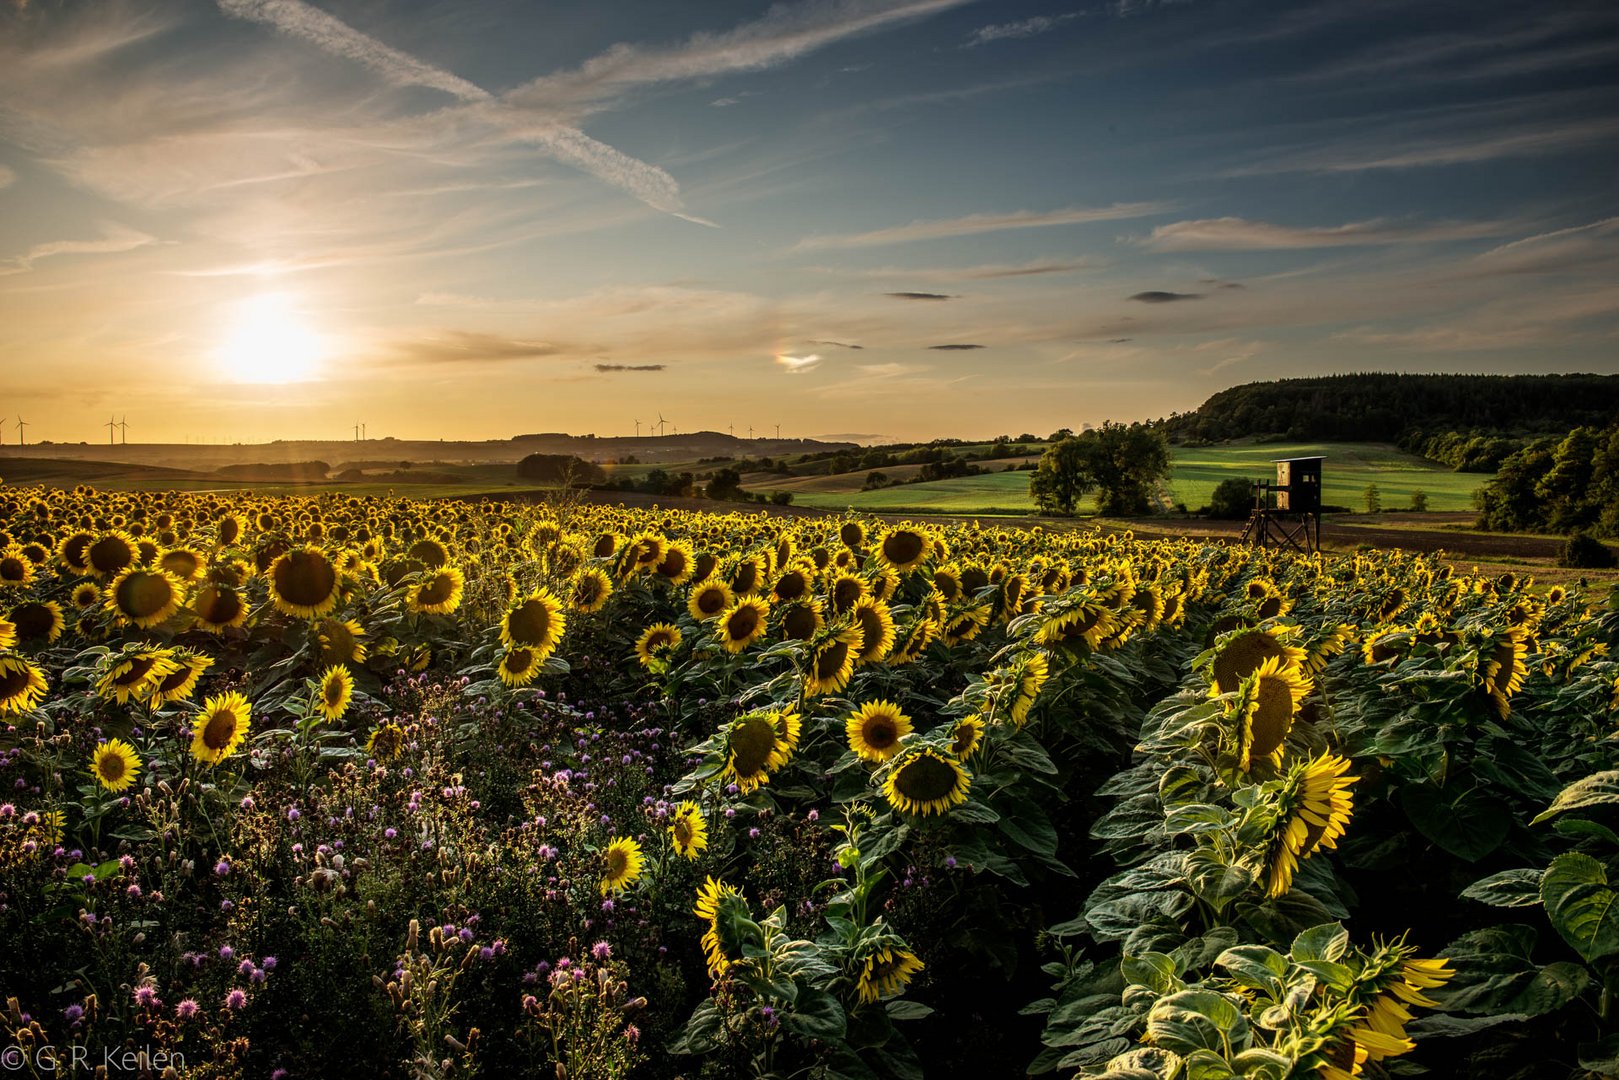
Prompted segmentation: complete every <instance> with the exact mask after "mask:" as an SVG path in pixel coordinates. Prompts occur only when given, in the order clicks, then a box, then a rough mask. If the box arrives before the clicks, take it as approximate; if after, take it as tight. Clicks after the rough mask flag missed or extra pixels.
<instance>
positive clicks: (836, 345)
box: [804, 341, 865, 349]
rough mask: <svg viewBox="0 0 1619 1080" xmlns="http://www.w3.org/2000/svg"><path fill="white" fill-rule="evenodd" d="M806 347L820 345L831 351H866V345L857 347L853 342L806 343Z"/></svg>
mask: <svg viewBox="0 0 1619 1080" xmlns="http://www.w3.org/2000/svg"><path fill="white" fill-rule="evenodd" d="M804 344H806V345H820V346H822V347H824V348H829V349H864V348H865V346H864V345H856V344H855V343H854V342H852V341H806V342H805V343H804Z"/></svg>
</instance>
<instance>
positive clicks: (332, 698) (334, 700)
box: [325, 679, 344, 709]
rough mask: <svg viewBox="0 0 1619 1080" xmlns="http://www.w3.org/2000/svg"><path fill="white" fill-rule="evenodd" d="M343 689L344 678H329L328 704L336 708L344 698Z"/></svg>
mask: <svg viewBox="0 0 1619 1080" xmlns="http://www.w3.org/2000/svg"><path fill="white" fill-rule="evenodd" d="M343 689H344V688H343V680H342V679H327V680H326V693H325V698H326V704H327V705H329V706H331V707H332V708H334V709H335V708H337V705H338V703H339V702H340V701H342V700H343Z"/></svg>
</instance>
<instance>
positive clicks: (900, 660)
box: [888, 618, 939, 667]
mask: <svg viewBox="0 0 1619 1080" xmlns="http://www.w3.org/2000/svg"><path fill="white" fill-rule="evenodd" d="M938 636H939V624H938V623H937V622H934V621H933V620H932V619H929V618H914V619H912V620H911V621H910V622H909V623H908V624H906V626H905V627H904V628H903V629H901V630H899V631H897V632H896V633H895V636H894V648H893V651H891V652H890V653H889V654H888V665H889V666H890V667H903V666H904V665H906V664H912V663H915V662H916V661H917V659H919V658H920V657H921V655H922V653H923V652H925V651H926V650H927V647H928V645H929V644H931V643H932V641H933V639H934V638H936V637H938Z"/></svg>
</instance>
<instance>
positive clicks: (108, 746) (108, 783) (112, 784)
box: [90, 739, 141, 792]
mask: <svg viewBox="0 0 1619 1080" xmlns="http://www.w3.org/2000/svg"><path fill="white" fill-rule="evenodd" d="M140 772H141V759H140V756H139V755H138V754H136V753H135V748H134V747H133V746H131V745H129V744H128V743H127V742H125V741H124V740H122V739H109V740H108V741H106V742H104V743H102V744H101V745H100V746H97V747H96V752H95V754H94V755H92V756H91V758H90V775H91V776H94V777H95V778H96V783H98V784H100V785H101V786H102V787H104V788H106V789H107V790H108V791H112V792H118V791H122V790H124V789H125V788H127V787H128V786H129V785H131V784H133V783H134V782H135V778H136V777H137V776H139V775H140Z"/></svg>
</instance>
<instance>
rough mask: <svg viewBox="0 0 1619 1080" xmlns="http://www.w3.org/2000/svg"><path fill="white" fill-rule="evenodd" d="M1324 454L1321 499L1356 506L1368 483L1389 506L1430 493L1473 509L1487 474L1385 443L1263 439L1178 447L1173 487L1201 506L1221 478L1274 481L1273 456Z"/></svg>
mask: <svg viewBox="0 0 1619 1080" xmlns="http://www.w3.org/2000/svg"><path fill="white" fill-rule="evenodd" d="M1315 456H1323V457H1325V458H1326V459H1327V460H1326V461H1325V462H1323V463H1322V480H1323V492H1322V501H1323V502H1325V503H1327V504H1329V505H1335V506H1347V507H1349V508H1350V509H1352V510H1364V509H1365V508H1366V498H1365V492H1366V485H1368V484H1376V485H1377V487H1378V491H1379V492H1380V493H1381V495H1382V499H1383V508H1384V509H1385V510H1399V509H1404V508H1406V507H1409V506H1410V505H1411V492H1413V491H1416V490H1421V491H1424V492H1426V493H1427V495H1428V509H1429V510H1471V509H1472V507H1473V492H1474V491H1475V490H1477V489H1478V488H1479V487H1481V486H1483V484H1484V483H1485V481H1487V480H1488V479H1489V477H1488V476H1485V475H1482V474H1480V473H1459V472H1452V471H1451V470H1449V469H1447V468H1445V467H1444V466H1442V465H1436V464H1434V463H1433V462H1431V461H1428V460H1426V459H1424V458H1420V457H1416V456H1415V455H1412V454H1407V453H1405V452H1403V451H1401V450H1397V449H1395V448H1394V447H1393V446H1389V445H1387V444H1384V443H1259V444H1245V445H1244V444H1237V445H1231V446H1206V447H1176V448H1175V450H1174V470H1173V472H1172V474H1171V476H1170V480H1169V489H1170V491H1171V492H1172V493H1173V496H1174V498H1175V499H1176V500H1178V501H1180V502H1184V503H1185V504H1186V505H1187V506H1189V507H1191V508H1192V509H1193V510H1196V509H1197V508H1198V507H1200V506H1205V505H1207V504H1208V501H1209V496H1210V495H1211V494H1213V492H1214V487H1215V485H1216V484H1218V483H1219V482H1220V481H1221V480H1224V479H1226V478H1228V477H1232V476H1241V477H1246V478H1249V479H1253V480H1261V479H1274V478H1275V476H1276V467H1275V466H1274V465H1272V464H1271V460H1272V459H1273V458H1285V457H1315Z"/></svg>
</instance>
